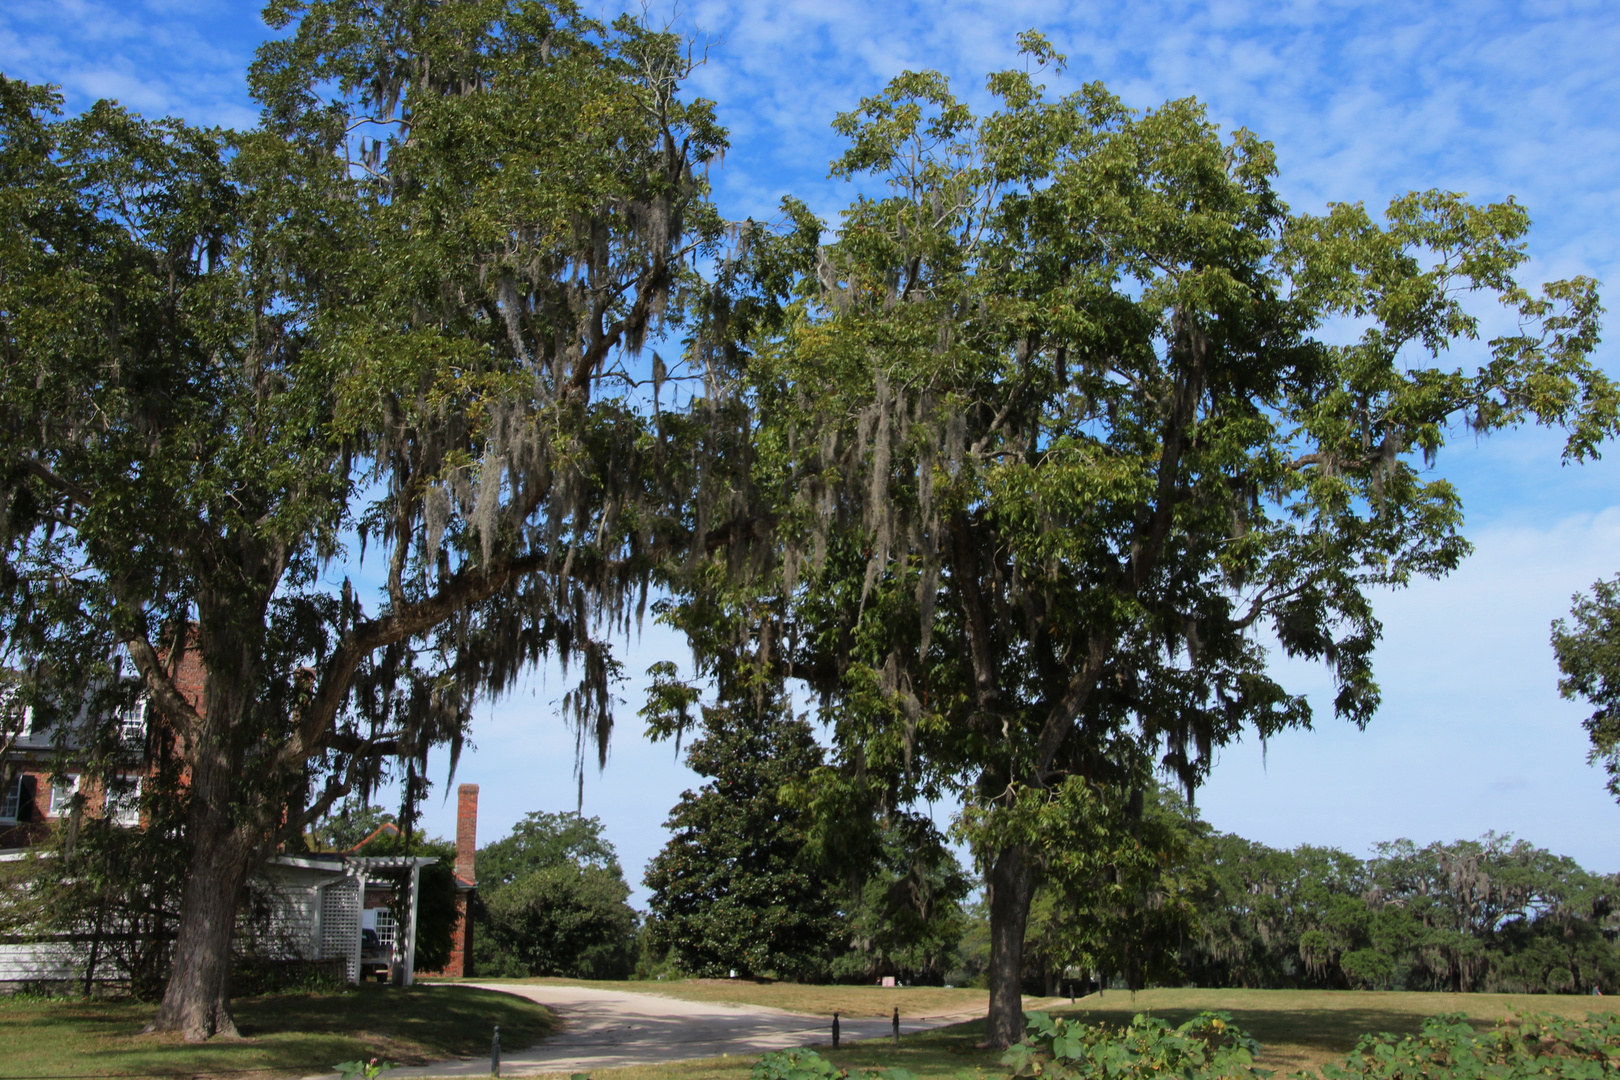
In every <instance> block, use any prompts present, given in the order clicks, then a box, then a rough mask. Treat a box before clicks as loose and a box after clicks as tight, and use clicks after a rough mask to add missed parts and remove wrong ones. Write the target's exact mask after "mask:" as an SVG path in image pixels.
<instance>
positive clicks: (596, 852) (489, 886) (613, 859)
mask: <svg viewBox="0 0 1620 1080" xmlns="http://www.w3.org/2000/svg"><path fill="white" fill-rule="evenodd" d="M570 865H571V866H594V867H597V868H599V869H603V870H611V871H612V872H614V873H615V874H617V873H619V872H620V871H619V857H618V854H617V853H616V852H615V851H614V850H613V845H612V844H610V843H609V842H608V841H607V838H606V837H604V836H603V835H602V822H601V820H600V819H598V818H594V817H583V816H582V815H580V814H578V813H567V812H565V813H560V814H551V813H547V812H545V811H543V810H535V811H531V812H530V813H528V814H526V815H524V818H523V820H522V821H520V822H518V823H517V824H516V825H514V826H513V827H512V832H511V834H510V835H508V836H504V837H502V838H501V839H499V840H497V841H495V842H494V843H492V844H486V845H485V846H484V847H481V848H479V849H478V887H479V888H480V889H483V890H484V891H485V894H486V895H492V894H493V892H495V891H497V890H499V889H500V888H501V887H503V886H506V885H510V884H512V883H513V882H514V881H517V880H518V879H519V878H522V877H524V876H526V875H528V874H531V873H533V872H534V871H536V870H549V869H552V868H553V867H558V866H570Z"/></svg>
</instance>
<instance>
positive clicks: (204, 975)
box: [147, 657, 260, 1042]
mask: <svg viewBox="0 0 1620 1080" xmlns="http://www.w3.org/2000/svg"><path fill="white" fill-rule="evenodd" d="M221 668H222V665H214V666H213V667H211V668H210V669H209V670H208V671H207V673H206V674H205V676H204V679H205V682H204V690H203V705H204V707H203V709H201V710H199V711H198V713H194V714H193V717H194V724H193V726H192V728H191V733H190V738H188V739H187V740H186V746H185V748H184V753H185V758H186V762H187V764H188V765H189V767H190V777H189V792H188V794H189V797H190V805H189V806H188V807H187V811H186V840H187V842H188V844H189V846H190V848H191V863H190V866H189V867H188V868H187V873H186V880H185V887H184V888H183V889H182V890H181V893H180V925H179V927H178V933H177V935H176V938H175V943H174V957H173V959H172V961H171V963H170V969H169V972H170V973H169V981H168V985H167V986H166V987H165V988H164V992H163V1002H162V1004H161V1005H159V1006H158V1013H157V1016H156V1017H155V1018H154V1019H153V1021H152V1023H151V1024H150V1025H148V1027H147V1030H148V1031H178V1032H180V1033H181V1034H183V1035H184V1036H185V1037H186V1039H187V1041H190V1042H197V1041H201V1040H204V1039H210V1038H218V1037H224V1038H237V1037H239V1036H238V1033H237V1030H236V1021H235V1019H234V1018H233V1017H232V1016H231V936H232V934H233V933H234V931H235V929H236V912H237V908H238V907H239V906H240V904H241V899H242V891H243V889H244V888H246V886H247V879H248V875H249V874H250V873H251V872H252V871H253V867H254V862H255V856H256V855H257V848H258V844H257V841H258V840H259V838H260V837H259V832H260V830H258V829H256V828H255V827H254V824H255V822H254V821H253V820H252V819H253V813H254V811H256V810H258V809H260V808H259V807H258V806H257V805H256V804H251V805H247V806H244V805H243V803H244V800H243V799H242V797H241V795H242V793H241V791H240V790H239V788H240V785H241V778H240V777H239V775H238V773H239V772H240V770H241V754H240V753H239V752H237V751H236V750H235V749H234V748H233V745H232V744H233V741H234V740H233V739H232V738H231V735H232V734H233V731H232V729H233V728H234V727H235V726H236V725H237V724H239V723H240V722H241V718H242V716H243V712H244V709H245V706H246V702H245V700H244V698H245V693H244V685H243V684H244V683H245V682H246V681H247V680H246V679H245V678H243V677H242V675H243V673H244V672H246V671H248V670H251V669H250V667H249V665H248V663H247V662H246V658H245V657H244V663H243V664H242V665H240V670H238V671H225V670H221ZM243 815H246V818H245V820H238V819H239V818H242V817H243Z"/></svg>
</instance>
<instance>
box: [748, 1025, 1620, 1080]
mask: <svg viewBox="0 0 1620 1080" xmlns="http://www.w3.org/2000/svg"><path fill="white" fill-rule="evenodd" d="M1259 1052H1260V1044H1259V1043H1257V1042H1255V1041H1254V1040H1253V1039H1252V1038H1250V1037H1249V1036H1248V1035H1247V1034H1245V1033H1244V1032H1242V1031H1240V1030H1239V1029H1237V1028H1235V1027H1233V1026H1232V1024H1231V1018H1230V1017H1229V1016H1227V1015H1226V1014H1224V1013H1201V1014H1200V1015H1198V1016H1196V1017H1194V1018H1193V1019H1192V1020H1189V1021H1187V1022H1186V1023H1185V1024H1182V1025H1181V1026H1180V1027H1177V1028H1172V1027H1171V1026H1170V1025H1169V1024H1168V1023H1166V1022H1165V1021H1163V1020H1160V1019H1157V1018H1155V1017H1151V1016H1137V1017H1136V1018H1135V1019H1133V1020H1132V1021H1131V1022H1130V1024H1129V1025H1127V1026H1126V1027H1125V1028H1123V1029H1118V1028H1115V1029H1110V1028H1108V1027H1106V1026H1102V1025H1098V1026H1092V1025H1089V1024H1083V1023H1081V1022H1079V1021H1077V1020H1061V1019H1059V1020H1054V1019H1052V1018H1051V1017H1049V1016H1047V1015H1046V1014H1045V1013H1030V1014H1029V1035H1028V1037H1026V1038H1025V1040H1024V1041H1023V1042H1021V1043H1019V1044H1018V1045H1017V1046H1014V1047H1013V1048H1012V1049H1010V1050H1008V1051H1007V1053H1006V1054H1005V1055H1004V1056H1003V1057H1002V1059H1001V1060H1002V1064H1004V1065H1007V1066H1009V1067H1010V1068H1011V1070H1012V1075H1013V1076H1015V1077H1035V1076H1039V1077H1042V1078H1043V1080H1090V1078H1093V1077H1096V1078H1101V1077H1107V1078H1109V1080H1138V1078H1147V1077H1154V1078H1160V1077H1167V1076H1174V1077H1179V1078H1181V1080H1265V1078H1266V1077H1269V1076H1271V1075H1272V1073H1271V1071H1270V1070H1267V1069H1262V1068H1258V1067H1256V1065H1255V1064H1254V1057H1255V1055H1256V1054H1258V1053H1259ZM832 1075H835V1074H832V1073H809V1072H805V1073H785V1072H784V1073H781V1074H770V1075H762V1074H761V1073H760V1072H759V1071H758V1069H757V1068H756V1070H755V1074H754V1080H819V1078H821V1077H824V1076H832ZM1292 1076H1293V1078H1294V1080H1318V1077H1317V1074H1314V1073H1310V1072H1300V1073H1294V1074H1292ZM1614 1076H1620V1017H1617V1016H1614V1015H1612V1014H1593V1015H1590V1016H1588V1017H1587V1018H1586V1019H1585V1020H1566V1019H1563V1018H1560V1017H1546V1016H1516V1017H1514V1018H1512V1019H1510V1020H1506V1021H1503V1022H1502V1023H1500V1024H1498V1025H1497V1026H1496V1027H1495V1028H1493V1029H1491V1030H1488V1031H1484V1032H1480V1031H1476V1030H1475V1029H1474V1028H1473V1027H1472V1026H1471V1025H1470V1024H1468V1023H1467V1021H1466V1020H1465V1018H1464V1017H1463V1015H1462V1014H1461V1013H1453V1014H1448V1015H1444V1016H1436V1017H1432V1018H1430V1019H1428V1020H1425V1021H1424V1022H1423V1029H1422V1030H1421V1031H1420V1032H1419V1033H1418V1034H1416V1035H1404V1036H1396V1035H1389V1034H1384V1035H1368V1036H1366V1037H1364V1038H1363V1039H1362V1040H1361V1041H1360V1042H1359V1043H1357V1044H1356V1049H1355V1050H1354V1051H1353V1052H1352V1053H1351V1054H1349V1055H1348V1056H1347V1057H1345V1058H1344V1059H1343V1060H1342V1061H1340V1062H1337V1063H1335V1064H1329V1065H1324V1066H1323V1067H1322V1071H1321V1074H1320V1080H1535V1078H1554V1077H1555V1078H1557V1080H1608V1078H1610V1077H1614Z"/></svg>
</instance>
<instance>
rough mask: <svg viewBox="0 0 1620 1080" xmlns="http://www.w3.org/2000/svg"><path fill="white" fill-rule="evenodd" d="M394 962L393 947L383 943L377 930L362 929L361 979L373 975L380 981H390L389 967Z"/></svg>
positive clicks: (363, 979) (364, 979) (362, 980)
mask: <svg viewBox="0 0 1620 1080" xmlns="http://www.w3.org/2000/svg"><path fill="white" fill-rule="evenodd" d="M393 962H394V956H393V949H391V948H389V947H388V946H387V945H384V944H383V943H382V938H380V937H378V936H377V931H375V930H369V929H366V930H361V931H360V981H361V982H365V981H366V979H367V978H368V977H370V976H372V975H375V976H377V981H378V982H383V983H385V982H387V981H388V969H389V967H390V966H392V964H393Z"/></svg>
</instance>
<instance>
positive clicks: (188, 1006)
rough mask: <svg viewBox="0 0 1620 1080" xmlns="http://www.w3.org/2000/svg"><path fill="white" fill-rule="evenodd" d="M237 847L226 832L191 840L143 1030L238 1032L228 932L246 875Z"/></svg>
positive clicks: (192, 1038) (198, 1035)
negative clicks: (174, 930) (159, 984)
mask: <svg viewBox="0 0 1620 1080" xmlns="http://www.w3.org/2000/svg"><path fill="white" fill-rule="evenodd" d="M239 847H240V845H239V844H238V843H237V842H235V838H234V837H232V836H230V835H226V836H224V837H216V838H215V839H214V840H213V841H212V842H198V843H194V844H193V848H192V858H191V872H190V873H189V874H188V875H187V876H186V885H185V889H184V891H183V892H182V893H181V897H180V928H179V933H178V935H177V937H176V939H175V943H174V959H173V961H172V963H171V966H170V974H169V982H168V986H167V987H166V988H165V989H164V992H163V1003H162V1004H161V1005H159V1006H158V1013H157V1016H156V1018H154V1019H153V1021H152V1023H151V1024H150V1025H149V1026H148V1027H147V1029H146V1030H148V1031H178V1032H180V1033H181V1034H183V1035H184V1036H185V1037H186V1040H187V1041H188V1042H199V1041H201V1040H204V1039H210V1038H217V1037H224V1038H232V1039H234V1038H237V1037H238V1035H237V1030H236V1020H235V1018H234V1017H232V1015H231V934H232V933H233V932H234V930H235V928H236V909H237V906H238V904H239V903H240V901H241V896H242V888H243V886H244V885H245V884H246V883H247V875H248V865H247V860H246V859H245V858H243V856H242V853H241V852H240V851H239V850H237V849H238V848H239Z"/></svg>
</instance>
